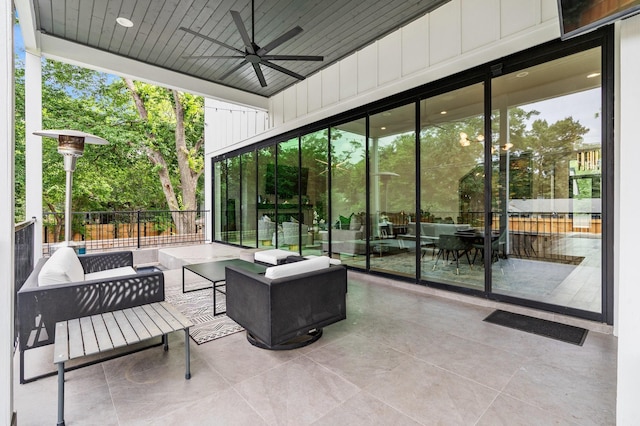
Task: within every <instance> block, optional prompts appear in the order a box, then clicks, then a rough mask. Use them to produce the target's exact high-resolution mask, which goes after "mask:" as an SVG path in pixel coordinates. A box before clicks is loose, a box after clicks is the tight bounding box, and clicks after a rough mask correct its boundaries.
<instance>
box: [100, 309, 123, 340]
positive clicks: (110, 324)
mask: <svg viewBox="0 0 640 426" xmlns="http://www.w3.org/2000/svg"><path fill="white" fill-rule="evenodd" d="M102 319H103V320H104V324H105V326H106V327H107V331H108V332H109V337H110V338H111V343H112V344H113V347H114V348H119V347H121V346H126V345H127V340H126V339H125V338H124V335H123V334H122V330H120V327H119V326H118V321H116V317H114V316H113V312H107V313H104V314H102Z"/></svg>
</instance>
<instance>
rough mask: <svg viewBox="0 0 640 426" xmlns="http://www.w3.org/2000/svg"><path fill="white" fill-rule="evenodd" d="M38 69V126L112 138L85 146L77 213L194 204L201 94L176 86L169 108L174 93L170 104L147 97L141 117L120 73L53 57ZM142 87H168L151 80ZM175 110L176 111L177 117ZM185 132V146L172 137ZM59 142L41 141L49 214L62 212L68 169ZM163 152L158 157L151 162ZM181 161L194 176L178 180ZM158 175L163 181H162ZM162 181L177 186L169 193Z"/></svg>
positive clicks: (20, 121)
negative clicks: (144, 117) (40, 83)
mask: <svg viewBox="0 0 640 426" xmlns="http://www.w3.org/2000/svg"><path fill="white" fill-rule="evenodd" d="M16 64H17V66H16V199H17V200H19V201H18V202H17V205H20V206H22V205H23V200H24V173H23V172H21V171H20V170H24V95H23V94H24V77H23V76H24V67H23V64H22V63H20V62H19V61H18V62H16ZM42 74H43V93H42V96H43V101H42V104H43V111H42V114H43V128H45V129H64V128H69V129H76V130H82V131H86V132H89V133H92V134H95V135H98V136H101V137H103V138H105V139H107V140H108V141H109V145H106V146H105V145H101V146H98V145H90V144H87V145H86V147H85V152H84V156H83V157H82V158H81V159H80V160H79V161H78V163H77V167H76V171H75V173H74V186H73V210H74V211H98V210H100V211H101V210H137V209H147V210H150V209H167V208H169V209H172V210H179V209H195V208H197V204H196V201H195V200H196V198H197V197H198V196H201V193H200V191H199V190H198V186H197V185H198V183H199V179H198V178H199V177H200V175H201V173H202V170H203V167H204V160H203V152H202V151H203V149H202V148H203V147H202V141H203V129H204V124H203V123H204V112H203V103H204V102H203V99H202V98H201V97H195V96H192V95H189V94H182V93H178V92H175V94H177V96H178V98H179V99H180V102H179V105H178V107H174V106H173V102H174V101H173V99H171V98H168V99H169V104H167V98H166V97H165V98H164V99H163V98H162V97H161V96H146V97H145V102H147V103H146V106H147V108H149V109H151V110H152V111H153V113H152V114H151V115H152V119H151V120H149V121H147V122H144V121H143V120H141V119H140V116H139V114H138V109H137V108H136V104H135V103H134V100H135V98H134V96H132V93H131V92H130V91H129V89H128V87H127V85H126V84H125V82H124V81H123V80H122V79H114V78H113V77H112V76H108V75H106V74H103V73H99V72H95V71H92V70H88V69H84V68H80V67H76V66H73V65H69V64H64V63H60V62H56V61H43V68H42ZM136 84H137V83H136ZM147 86H149V85H147ZM145 90H146V91H147V92H148V93H153V92H154V91H155V92H157V93H163V92H164V93H167V92H169V91H167V90H166V89H161V88H154V87H153V86H149V88H148V89H145ZM185 100H186V101H185ZM156 103H158V105H156ZM167 105H168V107H167ZM172 111H178V115H177V117H179V119H176V115H175V114H174V113H173V112H172ZM150 130H153V131H150ZM182 133H184V134H186V135H187V137H186V142H185V143H184V144H182V143H177V142H176V139H178V140H180V134H182ZM150 136H152V137H151V138H150ZM159 136H160V137H159ZM192 141H195V142H192ZM56 146H57V145H56V143H55V141H53V140H51V139H43V203H44V205H45V206H47V208H48V209H49V210H50V211H52V212H60V211H62V210H63V207H64V192H65V172H64V170H63V167H62V157H61V156H60V155H59V154H58V153H57V149H56ZM185 152H186V153H185ZM150 153H153V154H154V157H153V158H151V157H150ZM160 157H161V158H162V159H163V161H162V162H161V163H158V162H153V161H150V160H153V159H155V158H160ZM184 164H187V167H188V169H189V170H190V171H191V174H190V175H189V176H190V177H191V179H188V180H184V179H182V175H181V173H182V171H184V167H183V166H182V165H184ZM163 165H164V166H163ZM160 173H162V174H163V179H164V177H168V180H163V181H161V180H160V178H159V174H160ZM167 182H168V183H169V184H170V186H171V187H175V188H178V189H177V190H175V191H173V196H172V197H170V198H169V199H168V198H167V196H166V191H165V184H166V183H167ZM184 200H187V201H186V202H185V201H184ZM21 208H22V211H24V208H23V207H21ZM19 211H20V210H19V209H16V213H17V215H16V218H20V216H19ZM22 216H24V213H22ZM176 225H177V227H178V229H179V230H180V231H181V230H182V229H183V228H184V223H180V222H179V221H176ZM188 225H189V226H191V225H193V224H188ZM189 229H193V228H189Z"/></svg>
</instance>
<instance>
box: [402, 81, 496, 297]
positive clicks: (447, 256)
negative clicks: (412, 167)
mask: <svg viewBox="0 0 640 426" xmlns="http://www.w3.org/2000/svg"><path fill="white" fill-rule="evenodd" d="M483 111H484V86H483V85H482V84H475V85H471V86H468V87H464V88H461V89H458V90H454V91H451V92H447V93H444V94H441V95H438V96H434V97H431V98H428V99H425V100H423V101H422V102H421V103H420V214H419V218H418V217H416V219H415V220H412V221H411V228H412V229H417V230H418V231H419V233H420V236H419V242H420V250H421V262H420V266H421V277H422V279H423V280H426V281H432V282H438V283H442V284H449V285H454V286H462V287H468V288H473V289H476V290H480V291H484V282H485V279H484V269H483V268H482V265H483V263H482V259H483V256H482V249H481V247H482V244H483V233H484V227H485V217H484V216H485V215H484V212H485V207H484V182H485V173H484V146H485V135H484V114H483Z"/></svg>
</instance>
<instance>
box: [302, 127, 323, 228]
mask: <svg viewBox="0 0 640 426" xmlns="http://www.w3.org/2000/svg"><path fill="white" fill-rule="evenodd" d="M328 133H329V132H328V131H327V130H322V131H319V132H315V133H311V134H308V135H304V136H303V137H302V139H301V148H300V149H301V154H302V155H301V158H302V167H303V169H306V173H307V185H306V188H303V189H304V190H305V191H304V192H303V195H304V197H303V198H304V200H303V204H305V203H310V204H312V205H313V210H314V211H315V214H314V215H313V217H312V218H310V219H311V220H314V221H316V222H318V223H313V225H318V224H319V223H320V221H326V220H327V219H328V217H329V215H328V211H327V197H328V195H327V179H328V170H327V143H328V137H329V135H328ZM309 225H312V223H309Z"/></svg>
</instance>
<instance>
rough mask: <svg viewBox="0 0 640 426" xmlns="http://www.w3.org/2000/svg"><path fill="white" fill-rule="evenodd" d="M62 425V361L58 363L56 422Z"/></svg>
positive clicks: (59, 425) (58, 425)
mask: <svg viewBox="0 0 640 426" xmlns="http://www.w3.org/2000/svg"><path fill="white" fill-rule="evenodd" d="M56 424H57V426H64V362H60V363H58V423H56Z"/></svg>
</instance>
